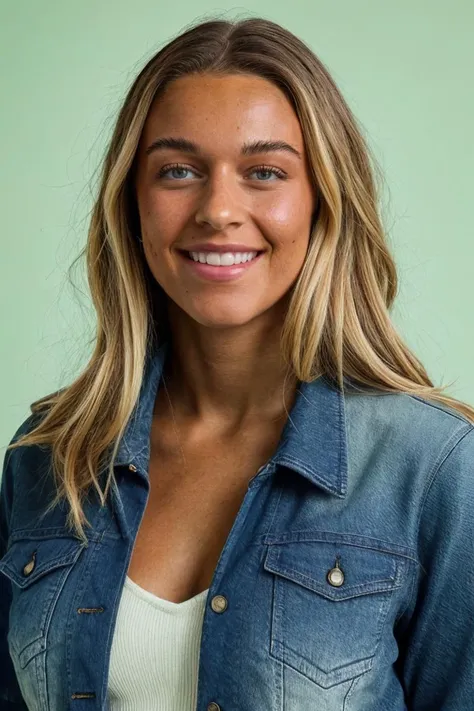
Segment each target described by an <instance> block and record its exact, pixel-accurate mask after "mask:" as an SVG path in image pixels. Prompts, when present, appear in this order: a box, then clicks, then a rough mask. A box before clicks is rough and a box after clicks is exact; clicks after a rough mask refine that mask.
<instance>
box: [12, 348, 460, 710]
mask: <svg viewBox="0 0 474 711" xmlns="http://www.w3.org/2000/svg"><path fill="white" fill-rule="evenodd" d="M166 352H167V346H166V345H162V346H161V347H160V348H156V349H153V350H151V351H150V354H149V356H148V358H147V361H146V366H145V371H144V377H143V381H142V388H141V392H140V397H139V401H138V403H137V406H136V408H135V409H134V413H133V415H132V417H131V418H130V420H129V423H128V425H127V430H126V432H125V435H124V437H123V438H122V440H121V442H120V450H119V456H118V457H117V459H116V463H115V468H114V471H115V478H116V482H117V486H116V487H115V488H114V489H113V493H112V495H111V496H110V500H109V501H108V502H107V504H106V505H104V506H101V505H100V502H99V500H98V498H97V494H96V492H94V494H90V495H89V496H88V497H87V499H86V501H85V503H84V506H85V513H86V515H87V517H88V519H89V521H90V522H91V524H92V527H91V528H86V533H87V537H88V541H87V544H84V543H83V542H82V541H80V540H79V539H78V538H77V537H75V535H74V534H73V533H71V532H70V531H69V530H68V529H67V528H66V525H65V520H66V514H67V508H66V505H65V504H61V505H59V506H57V507H56V508H55V509H53V510H52V511H51V512H50V513H49V514H48V515H47V516H45V517H43V518H41V513H42V512H43V511H44V509H45V507H46V505H47V504H48V503H49V502H50V499H51V497H52V495H53V485H52V476H51V470H50V458H49V452H50V450H49V448H48V447H38V446H31V447H21V448H19V449H16V450H10V451H8V452H7V453H6V455H5V459H4V466H3V479H2V485H1V509H0V514H1V517H0V523H1V528H0V532H1V538H0V676H1V684H0V709H1V711H7V710H8V711H26V709H29V711H66V709H67V710H70V711H99V710H106V709H108V708H110V702H109V700H108V694H107V681H108V669H109V661H110V652H111V644H112V637H113V633H114V625H115V621H116V616H117V610H118V605H119V601H120V595H121V592H122V586H123V584H124V579H125V576H126V574H127V569H128V564H129V561H130V557H131V553H132V549H133V545H134V541H135V537H136V535H137V531H138V528H139V525H140V522H141V519H142V516H143V513H144V510H145V506H146V504H147V498H148V494H149V479H148V461H149V453H150V449H149V447H150V445H149V438H150V427H151V418H152V412H153V406H154V401H155V396H156V391H157V387H158V385H159V382H160V376H161V372H162V368H163V364H164V359H165V356H166ZM345 385H346V387H345V388H344V390H341V389H339V388H338V387H337V386H336V385H334V383H332V382H330V381H329V379H327V378H326V377H325V376H323V377H320V378H318V379H317V380H315V381H313V382H312V383H300V385H299V388H298V391H297V397H296V400H295V403H294V405H293V407H292V409H291V411H290V416H289V418H288V420H287V423H286V425H285V428H284V431H283V433H282V436H281V438H280V442H279V444H278V447H277V449H276V451H275V452H274V454H273V455H272V456H271V458H270V459H269V461H268V462H267V463H266V464H265V465H264V466H263V467H261V468H260V469H259V470H258V472H256V474H255V476H254V477H253V478H252V479H251V480H250V481H249V484H248V488H247V491H246V494H245V497H244V499H243V502H242V504H241V507H240V510H239V512H238V514H237V517H236V519H235V521H234V523H233V527H232V529H231V532H230V534H229V536H228V538H227V541H226V543H225V545H224V548H223V550H222V552H221V555H220V558H219V561H218V564H217V567H216V569H215V572H214V576H213V579H212V583H211V586H210V589H209V595H208V598H207V604H206V610H205V614H204V620H203V628H202V637H201V646H200V658H199V675H198V689H197V706H196V709H197V710H198V711H277V710H278V711H309V710H310V709H314V710H316V709H317V710H318V711H402V710H406V709H409V710H410V711H469V709H474V427H473V425H472V424H471V423H469V421H468V420H467V419H465V418H464V417H463V416H462V415H460V414H459V413H457V412H456V411H454V410H451V409H450V408H447V407H444V406H438V405H434V404H431V403H429V402H428V401H426V400H423V399H421V398H419V397H415V396H410V395H406V394H398V393H380V392H378V393H377V392H374V391H368V390H367V389H366V390H364V391H363V392H356V391H355V389H354V388H352V387H351V383H350V381H349V379H346V380H345ZM35 417H38V415H30V416H29V417H28V418H27V419H26V420H25V421H24V422H23V424H22V425H21V426H20V428H19V429H18V430H17V432H16V433H15V435H14V437H13V439H12V441H14V440H15V439H16V438H17V436H19V435H20V434H22V433H23V432H25V431H27V430H28V429H29V428H31V426H32V424H33V423H34V419H35ZM105 467H106V464H105V466H104V469H103V470H100V472H99V475H100V477H103V476H104V473H105ZM210 474H211V475H212V473H210ZM101 483H103V482H101ZM216 596H219V597H217V600H216ZM223 598H224V600H223ZM223 602H225V604H223ZM157 674H159V670H157Z"/></svg>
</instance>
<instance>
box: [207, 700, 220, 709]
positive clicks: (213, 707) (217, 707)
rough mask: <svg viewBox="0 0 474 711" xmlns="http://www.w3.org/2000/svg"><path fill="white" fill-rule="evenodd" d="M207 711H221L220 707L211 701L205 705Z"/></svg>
mask: <svg viewBox="0 0 474 711" xmlns="http://www.w3.org/2000/svg"><path fill="white" fill-rule="evenodd" d="M207 711H221V707H220V706H219V704H216V703H214V701H213V702H212V703H210V704H208V705H207Z"/></svg>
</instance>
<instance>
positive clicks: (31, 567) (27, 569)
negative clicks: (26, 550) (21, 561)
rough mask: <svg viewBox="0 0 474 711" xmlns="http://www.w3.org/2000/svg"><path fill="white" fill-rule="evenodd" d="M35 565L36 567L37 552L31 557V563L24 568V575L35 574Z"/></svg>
mask: <svg viewBox="0 0 474 711" xmlns="http://www.w3.org/2000/svg"><path fill="white" fill-rule="evenodd" d="M35 565H36V551H35V552H34V553H33V555H32V556H31V560H30V562H29V563H27V564H26V565H25V567H24V568H23V574H24V575H30V574H31V573H32V572H33V570H34V569H35Z"/></svg>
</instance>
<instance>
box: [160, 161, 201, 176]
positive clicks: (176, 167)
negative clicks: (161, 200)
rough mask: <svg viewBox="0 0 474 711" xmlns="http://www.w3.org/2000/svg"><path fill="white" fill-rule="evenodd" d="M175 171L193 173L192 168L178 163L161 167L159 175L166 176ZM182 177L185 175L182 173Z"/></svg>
mask: <svg viewBox="0 0 474 711" xmlns="http://www.w3.org/2000/svg"><path fill="white" fill-rule="evenodd" d="M173 171H182V172H183V171H184V172H185V173H187V172H191V173H192V172H193V171H192V170H191V168H187V167H186V166H185V165H180V164H179V163H177V164H176V165H169V166H166V165H165V166H164V167H163V168H161V170H160V172H159V173H158V177H159V178H163V177H165V175H166V174H167V173H172V172H173ZM181 177H183V176H182V175H181Z"/></svg>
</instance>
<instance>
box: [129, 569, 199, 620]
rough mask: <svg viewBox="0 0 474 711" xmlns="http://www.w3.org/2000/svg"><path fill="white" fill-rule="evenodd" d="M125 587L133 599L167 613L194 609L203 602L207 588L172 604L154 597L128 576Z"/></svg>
mask: <svg viewBox="0 0 474 711" xmlns="http://www.w3.org/2000/svg"><path fill="white" fill-rule="evenodd" d="M125 587H127V588H128V590H129V591H130V592H131V593H133V594H134V595H135V597H137V598H139V599H141V600H143V601H144V602H147V603H148V604H149V605H152V606H153V607H156V608H159V609H161V610H164V611H167V612H181V611H186V610H189V609H192V608H194V607H195V606H196V605H199V604H202V603H203V602H205V599H206V597H207V593H208V592H209V588H207V589H206V590H202V591H201V592H200V593H197V595H194V596H193V597H190V598H188V599H187V600H183V601H182V602H172V601H171V600H166V599H165V598H162V597H158V596H157V595H154V594H153V593H152V592H150V591H149V590H145V588H142V587H141V586H140V585H138V583H136V582H135V581H134V580H132V579H131V578H130V577H129V576H128V575H127V576H126V578H125Z"/></svg>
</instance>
